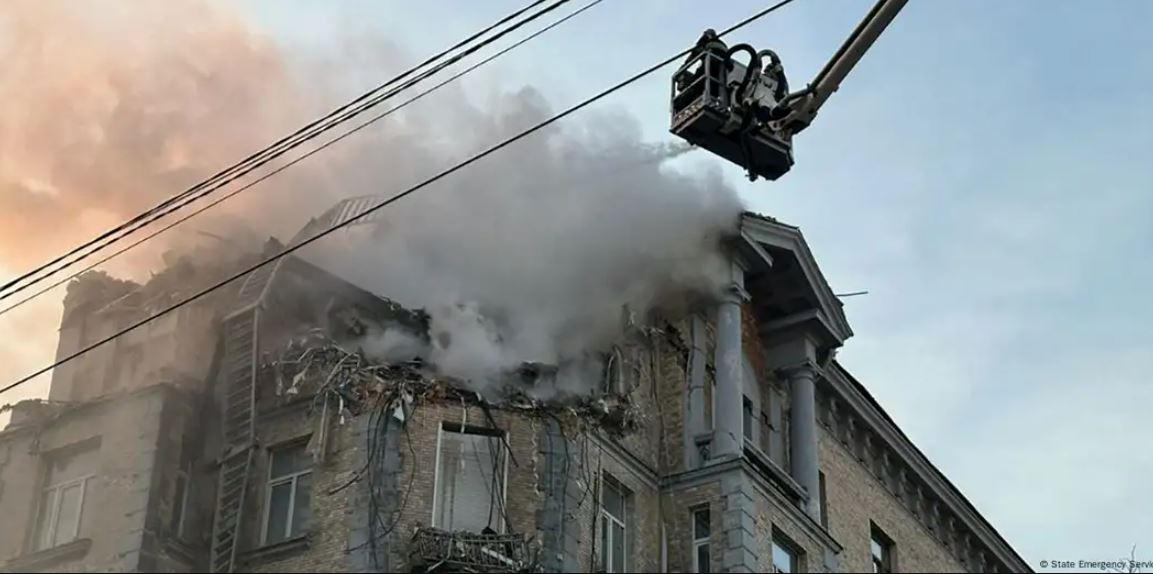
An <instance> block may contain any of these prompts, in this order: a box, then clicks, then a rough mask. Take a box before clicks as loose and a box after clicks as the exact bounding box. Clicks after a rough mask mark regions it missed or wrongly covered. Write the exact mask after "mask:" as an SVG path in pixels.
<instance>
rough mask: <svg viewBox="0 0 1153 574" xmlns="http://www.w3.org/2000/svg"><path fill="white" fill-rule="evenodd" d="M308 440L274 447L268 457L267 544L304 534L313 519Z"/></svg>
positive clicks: (265, 515)
mask: <svg viewBox="0 0 1153 574" xmlns="http://www.w3.org/2000/svg"><path fill="white" fill-rule="evenodd" d="M306 446H307V445H306V444H305V443H297V444H296V445H293V446H290V447H286V448H280V449H275V450H273V451H272V453H271V456H270V457H269V459H270V460H269V468H268V488H267V489H266V490H267V491H268V493H267V495H266V498H265V514H264V536H263V537H262V538H263V540H264V544H273V543H276V542H281V541H284V540H288V539H290V538H296V537H298V536H302V535H303V534H304V533H305V532H306V531H307V530H308V523H309V521H310V520H311V519H312V468H311V462H312V461H311V460H310V457H309V455H308V451H307V449H306V448H305V447H306Z"/></svg>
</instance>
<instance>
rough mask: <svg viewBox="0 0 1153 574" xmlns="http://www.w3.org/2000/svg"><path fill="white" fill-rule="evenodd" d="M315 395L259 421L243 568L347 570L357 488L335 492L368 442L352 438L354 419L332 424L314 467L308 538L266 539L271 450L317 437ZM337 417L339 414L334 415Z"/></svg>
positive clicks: (266, 569)
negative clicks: (323, 452)
mask: <svg viewBox="0 0 1153 574" xmlns="http://www.w3.org/2000/svg"><path fill="white" fill-rule="evenodd" d="M310 404H311V400H310V399H304V400H302V401H299V402H297V403H295V404H291V405H288V406H284V407H281V408H279V409H277V410H275V411H274V412H272V413H266V414H264V415H262V416H261V417H260V418H259V419H258V421H257V437H258V440H259V444H260V445H261V446H260V449H259V450H258V452H257V456H256V457H255V459H254V464H253V468H252V472H251V474H250V476H249V479H250V480H249V491H248V494H247V498H246V501H245V502H246V504H245V520H244V529H245V531H244V536H243V537H242V538H241V540H242V546H241V559H240V563H241V568H242V569H243V570H244V571H250V572H347V571H349V570H350V562H349V560H348V534H349V529H350V527H351V524H352V516H351V515H352V514H353V512H354V511H355V508H354V507H353V505H352V504H351V502H352V498H353V496H354V495H355V493H356V490H355V489H354V488H344V489H343V490H340V491H339V492H332V491H334V490H337V489H338V488H339V487H341V486H343V485H345V484H346V483H348V481H349V480H351V479H352V477H353V475H354V473H355V472H356V470H358V469H359V467H360V465H359V464H358V458H357V457H358V455H359V453H360V450H361V449H363V445H361V444H357V442H356V441H354V440H353V436H354V431H353V425H352V423H351V422H350V421H347V420H346V422H345V424H344V425H341V424H339V421H337V420H333V421H332V424H331V426H330V427H329V429H328V445H327V454H326V456H325V458H324V459H323V460H322V461H321V463H320V464H318V465H315V466H313V467H312V489H311V492H310V495H311V496H310V500H311V507H310V511H311V520H310V523H309V528H308V532H307V534H306V535H305V537H304V538H303V539H299V540H292V541H286V542H282V543H278V544H273V545H264V544H261V538H260V537H261V530H262V528H263V525H264V514H265V512H266V509H265V505H266V503H267V495H268V490H267V481H268V476H269V463H270V462H269V461H270V452H271V451H272V450H273V449H275V448H277V447H279V446H283V445H285V444H286V443H291V442H293V441H297V440H308V439H310V438H313V437H314V436H315V434H316V433H317V432H318V430H319V419H320V416H319V413H313V412H310V410H309V408H308V407H309V406H310ZM334 418H335V417H334Z"/></svg>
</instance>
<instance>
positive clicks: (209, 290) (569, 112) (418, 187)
mask: <svg viewBox="0 0 1153 574" xmlns="http://www.w3.org/2000/svg"><path fill="white" fill-rule="evenodd" d="M794 1H795V0H781V1H780V2H777V3H776V4H773V5H772V6H769V7H768V8H765V9H763V10H761V11H759V12H757V13H756V14H753V15H752V16H750V17H748V18H746V19H744V20H742V21H740V22H738V23H736V24H734V25H732V26H730V27H729V28H726V29H725V30H724V31H722V32H720V33H719V34H718V36H722V37H723V36H725V35H728V34H730V33H732V32H733V31H735V30H738V29H740V28H743V27H745V26H747V25H749V24H750V23H752V22H754V21H756V20H759V19H760V18H763V17H765V16H767V15H768V14H771V13H772V12H775V11H776V10H779V9H780V8H783V7H785V6H787V5H789V4H791V3H793V2H794ZM691 51H692V49H691V48H690V49H686V50H683V51H681V52H679V53H677V54H675V55H673V56H670V57H669V58H666V59H665V60H663V61H661V62H659V63H657V64H654V65H652V66H649V67H648V68H646V69H645V70H643V71H641V72H638V73H636V74H634V75H633V76H631V77H629V78H628V79H626V80H624V81H622V82H620V83H617V84H616V85H613V86H612V87H610V88H608V89H606V90H604V91H602V92H600V93H598V94H596V95H594V96H592V97H590V98H588V99H585V100H584V101H581V102H580V103H577V104H575V105H573V106H571V107H569V108H566V109H565V110H564V111H562V112H560V113H558V114H555V115H553V116H552V117H549V118H547V119H545V120H543V121H541V122H539V123H537V124H536V125H533V126H531V127H529V128H528V129H525V130H524V131H521V132H519V133H517V134H515V135H513V136H511V137H509V138H506V139H505V140H503V141H501V142H499V143H497V144H495V145H493V146H491V147H489V148H487V149H485V150H484V151H481V152H479V153H477V154H475V155H473V156H471V157H469V158H468V159H466V160H464V161H462V162H460V163H457V164H456V165H454V166H452V167H449V168H447V169H445V170H443V171H441V172H439V173H437V174H436V175H434V176H432V177H430V178H428V179H425V180H424V181H422V182H420V183H418V184H416V185H414V186H412V187H410V188H408V189H406V190H404V191H402V192H400V193H398V194H396V195H393V196H391V197H389V198H387V199H385V200H383V201H381V202H380V203H378V204H377V205H375V206H373V207H371V208H369V209H367V210H365V211H364V212H363V213H361V214H359V215H357V216H356V217H352V218H349V219H346V220H345V221H343V222H341V223H340V224H338V225H334V226H332V227H329V228H328V229H325V230H324V231H321V232H319V233H317V234H316V235H313V236H312V237H308V238H306V239H304V240H302V241H300V242H298V243H295V244H293V245H290V246H288V247H286V248H285V249H284V250H282V251H280V252H279V253H277V254H275V255H272V256H269V257H267V258H265V259H263V260H261V261H259V262H257V263H255V264H253V265H251V266H249V267H247V268H245V269H244V270H242V271H239V272H237V273H235V274H233V275H231V276H229V277H228V278H226V279H223V280H221V281H219V282H217V283H215V284H213V285H212V286H210V287H207V288H205V289H203V290H201V291H198V292H197V293H195V294H193V295H191V296H189V297H187V298H185V299H182V300H181V301H178V302H176V303H173V304H172V305H169V306H168V307H165V308H164V309H162V310H160V311H158V312H156V313H154V314H152V315H150V316H148V317H145V318H144V319H141V320H139V321H137V322H135V323H133V324H131V325H129V326H127V327H125V328H123V329H121V330H119V331H117V332H116V333H113V334H112V335H109V336H107V337H104V338H103V339H100V340H99V341H97V342H95V343H92V344H90V345H88V346H86V347H84V348H83V349H80V350H78V351H76V352H74V353H71V354H69V355H67V356H65V357H62V358H60V359H58V360H56V361H55V362H53V363H52V364H50V365H48V366H46V367H44V368H42V369H39V370H37V371H36V372H33V373H31V374H29V375H27V376H25V377H23V378H21V379H19V380H17V381H15V382H13V383H11V384H9V385H7V386H5V387H3V388H0V393H5V392H7V391H10V390H12V389H14V388H16V387H18V386H20V385H22V384H24V383H26V382H28V381H30V380H32V379H34V378H36V377H38V376H40V375H42V374H44V373H47V372H48V371H51V370H52V369H54V368H56V367H59V366H60V365H63V364H65V363H67V362H69V361H72V360H74V359H76V358H77V357H80V356H81V355H84V354H85V353H88V352H89V351H91V350H93V349H95V348H97V347H100V346H101V345H104V344H106V343H108V342H110V341H112V340H115V339H116V338H117V337H120V336H122V335H124V334H125V333H128V332H131V331H133V330H134V329H138V328H140V327H141V326H143V325H146V324H148V323H149V322H151V321H153V320H155V319H157V318H158V317H162V316H164V315H167V314H168V313H171V312H172V311H175V310H176V309H179V308H180V307H183V306H184V305H188V304H190V303H192V302H194V301H197V300H199V299H200V298H202V297H204V296H205V295H208V294H210V293H212V292H214V291H216V290H218V289H221V288H222V287H224V286H226V285H228V284H229V283H232V282H233V281H236V280H238V279H241V278H243V277H245V276H247V275H248V274H249V273H252V272H253V271H256V270H257V269H260V268H261V267H264V266H265V265H269V264H271V263H273V262H275V261H276V260H278V259H281V258H283V257H286V256H287V255H289V254H291V253H294V252H296V251H298V250H299V249H301V248H302V247H305V246H307V245H310V244H311V243H313V242H315V241H318V240H320V239H321V238H323V237H326V236H327V235H329V234H331V233H333V232H335V231H337V230H338V229H341V228H343V227H346V226H348V225H351V224H352V223H354V222H356V221H357V220H359V219H361V218H364V217H367V216H368V215H369V214H371V213H374V212H376V211H378V210H380V209H383V208H385V207H387V206H389V205H392V204H393V203H395V202H397V201H400V200H401V199H404V198H405V197H408V196H409V195H412V194H413V193H416V192H417V191H420V190H421V189H424V188H426V187H428V186H429V185H432V184H433V183H436V182H438V181H440V180H441V179H444V178H445V177H448V176H449V175H452V174H454V173H456V172H458V171H460V170H462V169H464V168H466V167H468V166H470V165H472V164H474V163H476V162H478V161H480V160H482V159H484V158H486V157H488V156H490V155H492V154H494V153H496V152H498V151H500V150H502V149H504V148H506V147H508V146H510V145H512V144H513V143H516V142H517V141H520V140H522V139H524V138H526V137H528V136H530V135H532V134H534V133H536V132H538V131H540V130H542V129H544V128H545V127H548V126H549V125H552V124H554V123H556V122H558V121H560V120H562V119H564V118H566V117H568V116H570V115H572V114H574V113H576V112H578V111H580V110H582V109H584V108H586V107H588V106H590V105H592V104H594V103H596V102H598V101H600V100H602V99H604V98H605V97H607V96H609V95H610V94H612V93H614V92H616V91H618V90H620V89H622V88H624V87H626V86H628V85H629V84H632V83H634V82H636V81H638V80H640V79H641V78H644V77H645V76H648V75H649V74H652V73H653V72H656V71H657V70H659V69H661V68H663V67H665V66H667V65H669V64H671V63H673V62H675V61H677V60H679V59H681V58H684V57H685V56H687V55H689V53H690V52H691Z"/></svg>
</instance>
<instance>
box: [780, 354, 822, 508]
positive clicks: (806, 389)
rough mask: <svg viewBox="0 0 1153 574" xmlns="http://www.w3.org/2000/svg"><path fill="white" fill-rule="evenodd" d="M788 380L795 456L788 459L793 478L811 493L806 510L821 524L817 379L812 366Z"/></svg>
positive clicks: (800, 369)
mask: <svg viewBox="0 0 1153 574" xmlns="http://www.w3.org/2000/svg"><path fill="white" fill-rule="evenodd" d="M785 375H786V376H787V377H788V379H789V393H790V396H791V403H790V407H791V414H790V419H789V441H790V442H791V446H792V456H790V457H789V470H790V472H791V474H792V475H793V478H794V479H795V480H796V481H797V482H798V483H800V485H801V486H803V487H805V490H807V491H808V493H809V502H808V504H807V505H806V507H805V510H806V511H807V512H808V513H809V516H812V517H813V518H814V519H815V520H820V516H821V514H820V513H821V504H820V500H819V499H820V496H821V489H820V482H819V479H818V478H817V476H818V475H817V406H816V377H817V374H816V372H815V371H814V369H813V367H812V366H811V365H807V364H806V365H800V366H796V367H792V368H789V369H786V370H785Z"/></svg>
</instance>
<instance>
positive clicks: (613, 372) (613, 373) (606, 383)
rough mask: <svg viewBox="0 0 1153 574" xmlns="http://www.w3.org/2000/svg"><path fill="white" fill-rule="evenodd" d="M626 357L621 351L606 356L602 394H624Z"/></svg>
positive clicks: (614, 350) (617, 350)
mask: <svg viewBox="0 0 1153 574" xmlns="http://www.w3.org/2000/svg"><path fill="white" fill-rule="evenodd" d="M623 372H624V356H623V355H622V353H621V352H620V350H619V349H616V348H614V349H613V350H612V352H611V353H605V355H604V372H603V373H602V374H603V378H602V379H601V392H602V393H604V394H606V395H611V394H621V393H624V380H623V377H622V375H621V373H623Z"/></svg>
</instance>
